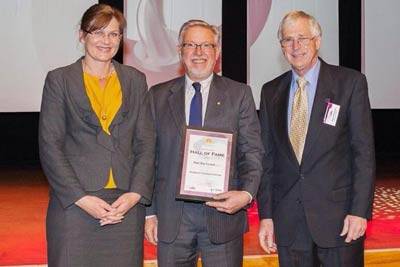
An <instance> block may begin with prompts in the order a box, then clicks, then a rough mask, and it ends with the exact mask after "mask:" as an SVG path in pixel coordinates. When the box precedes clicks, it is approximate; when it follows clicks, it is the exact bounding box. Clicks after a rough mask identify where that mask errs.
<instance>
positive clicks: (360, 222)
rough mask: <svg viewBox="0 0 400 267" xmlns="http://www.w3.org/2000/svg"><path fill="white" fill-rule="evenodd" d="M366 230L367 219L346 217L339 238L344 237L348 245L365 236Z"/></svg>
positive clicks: (352, 216)
mask: <svg viewBox="0 0 400 267" xmlns="http://www.w3.org/2000/svg"><path fill="white" fill-rule="evenodd" d="M365 230H367V219H364V218H362V217H358V216H354V215H347V216H346V218H344V224H343V230H342V232H341V233H340V236H345V235H346V234H347V236H346V240H345V242H346V243H350V242H351V241H352V240H357V239H358V238H360V237H362V236H363V235H364V234H365Z"/></svg>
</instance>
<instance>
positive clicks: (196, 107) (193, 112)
mask: <svg viewBox="0 0 400 267" xmlns="http://www.w3.org/2000/svg"><path fill="white" fill-rule="evenodd" d="M192 86H193V88H194V90H195V91H196V92H195V94H194V96H193V98H192V102H191V103H190V115H189V126H195V127H201V126H202V104H203V99H202V96H201V91H200V90H201V84H200V83H198V82H195V83H193V84H192Z"/></svg>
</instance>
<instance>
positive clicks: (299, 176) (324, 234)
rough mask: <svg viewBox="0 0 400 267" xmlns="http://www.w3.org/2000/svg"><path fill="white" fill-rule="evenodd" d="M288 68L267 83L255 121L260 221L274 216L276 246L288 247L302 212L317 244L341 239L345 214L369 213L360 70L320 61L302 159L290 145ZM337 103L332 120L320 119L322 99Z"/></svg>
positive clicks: (368, 145) (366, 115) (368, 125)
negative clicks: (260, 147)
mask: <svg viewBox="0 0 400 267" xmlns="http://www.w3.org/2000/svg"><path fill="white" fill-rule="evenodd" d="M291 79H292V73H291V71H289V72H286V73H284V74H283V75H281V76H279V77H278V78H276V79H274V80H272V81H270V82H268V83H266V84H264V86H263V88H262V93H261V106H260V119H261V127H262V138H263V142H264V147H265V149H266V153H265V157H264V161H263V163H264V175H263V177H262V181H261V185H260V189H259V195H258V205H259V215H260V218H261V219H264V218H273V220H274V227H275V234H276V239H277V243H278V245H289V244H290V243H291V242H292V241H293V239H294V237H295V232H296V221H297V220H298V218H299V216H304V215H303V208H304V214H305V217H306V220H307V224H308V227H309V229H310V232H311V235H312V237H313V239H314V241H315V242H316V243H317V244H318V245H319V246H321V247H333V246H339V245H343V244H344V238H341V237H339V234H340V232H341V230H342V227H343V220H344V218H345V216H346V215H347V214H352V215H356V216H360V217H364V218H370V217H371V206H372V200H373V191H374V177H375V158H374V142H373V132H372V119H371V111H370V104H369V99H368V88H367V82H366V79H365V76H364V75H362V74H361V73H359V72H356V71H354V70H350V69H347V68H343V67H337V66H332V65H328V64H326V63H325V62H323V61H322V60H321V68H320V73H319V78H318V83H317V90H316V95H315V99H314V104H313V107H312V112H311V118H310V122H309V126H308V133H307V137H306V142H305V148H304V152H303V158H302V162H301V164H300V165H299V164H298V162H297V160H296V157H295V154H294V152H293V150H292V147H291V144H290V140H289V136H288V129H287V110H288V98H289V89H290V82H291ZM328 101H330V102H332V103H334V104H337V105H340V112H339V116H338V119H337V122H336V126H330V125H327V124H324V123H323V117H324V114H325V110H326V106H327V102H328Z"/></svg>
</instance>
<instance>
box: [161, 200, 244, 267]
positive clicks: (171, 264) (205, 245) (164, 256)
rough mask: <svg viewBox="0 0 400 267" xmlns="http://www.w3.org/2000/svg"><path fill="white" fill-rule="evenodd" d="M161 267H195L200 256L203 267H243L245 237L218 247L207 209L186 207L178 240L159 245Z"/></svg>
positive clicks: (196, 204)
mask: <svg viewBox="0 0 400 267" xmlns="http://www.w3.org/2000/svg"><path fill="white" fill-rule="evenodd" d="M157 254H158V256H157V260H158V266H159V267H195V266H197V265H196V263H197V260H198V257H199V255H200V256H201V262H202V266H203V267H241V266H242V265H243V236H240V237H239V238H236V239H233V240H232V241H229V242H227V243H222V244H215V243H212V242H211V241H210V239H209V238H208V232H207V227H206V218H205V215H204V206H203V205H202V204H199V203H185V205H184V208H183V214H182V221H181V223H180V229H179V233H178V236H177V238H176V239H175V240H174V241H173V242H172V243H165V242H162V241H158V248H157Z"/></svg>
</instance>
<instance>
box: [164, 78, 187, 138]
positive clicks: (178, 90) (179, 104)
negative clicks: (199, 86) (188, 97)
mask: <svg viewBox="0 0 400 267" xmlns="http://www.w3.org/2000/svg"><path fill="white" fill-rule="evenodd" d="M169 90H170V93H171V94H170V95H169V97H168V105H169V108H170V110H171V115H172V117H173V118H174V122H175V124H176V127H177V128H178V130H179V131H178V132H179V134H182V130H183V128H184V126H186V119H185V118H186V116H185V76H182V77H181V78H179V79H178V80H177V81H176V82H175V83H174V84H173V85H172V86H171V88H170V89H169Z"/></svg>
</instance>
